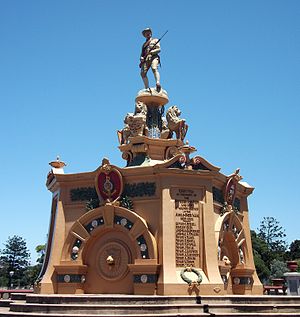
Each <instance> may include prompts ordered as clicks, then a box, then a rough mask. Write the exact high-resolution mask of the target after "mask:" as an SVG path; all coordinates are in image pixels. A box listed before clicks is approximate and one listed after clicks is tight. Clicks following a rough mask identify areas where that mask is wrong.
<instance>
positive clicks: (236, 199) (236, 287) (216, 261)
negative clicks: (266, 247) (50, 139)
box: [37, 30, 263, 295]
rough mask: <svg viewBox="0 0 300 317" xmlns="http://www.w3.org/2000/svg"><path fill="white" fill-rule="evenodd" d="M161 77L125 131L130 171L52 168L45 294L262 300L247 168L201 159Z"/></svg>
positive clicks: (142, 94)
mask: <svg viewBox="0 0 300 317" xmlns="http://www.w3.org/2000/svg"><path fill="white" fill-rule="evenodd" d="M148 32H149V30H148ZM151 33H152V32H151ZM143 34H146V31H145V30H144V31H143ZM141 61H142V60H141ZM150 66H151V65H150ZM156 75H157V74H156ZM157 78H158V77H156V87H154V88H150V87H146V86H147V85H146V86H145V89H142V90H140V91H139V92H138V93H137V95H136V97H135V106H134V109H133V112H132V113H128V114H127V115H126V116H125V119H124V127H123V128H122V129H120V130H119V131H117V134H118V139H119V150H120V151H121V154H122V157H123V159H124V160H125V165H126V166H125V167H118V166H115V165H113V164H111V163H110V161H109V160H108V159H106V158H104V159H103V160H102V163H101V164H100V166H99V167H98V168H97V169H96V170H94V171H91V172H84V173H78V174H64V170H63V168H64V166H65V164H64V163H63V162H61V161H60V160H59V159H58V160H57V161H54V162H51V163H50V165H51V167H52V169H51V171H50V172H49V174H48V177H47V188H48V189H49V190H50V191H51V192H52V207H51V218H50V228H49V235H48V243H47V252H46V256H45V261H44V265H43V269H42V272H41V278H40V281H39V283H38V285H37V291H38V292H40V293H44V294H52V293H58V294H63V293H67V294H83V293H87V294H90V293H96V294H104V293H111V294H113V293H116V294H147V295H152V294H153V295H154V294H158V295H192V294H194V295H195V294H196V295H224V294H262V291H263V288H262V285H261V283H260V281H259V279H258V277H257V274H256V271H255V266H254V261H253V254H252V245H251V238H250V228H249V217H248V204H247V197H248V196H249V195H250V194H251V193H252V192H253V189H254V188H253V187H251V186H249V185H248V184H247V183H246V182H242V177H241V175H240V171H239V169H237V170H236V171H235V172H234V173H232V174H231V175H228V176H226V175H224V174H222V173H221V172H220V168H219V167H217V166H215V165H213V164H212V163H210V162H208V161H207V160H206V159H205V158H203V157H201V156H200V155H196V156H192V153H194V152H196V148H195V147H193V146H191V145H189V144H188V142H187V141H185V137H186V134H187V131H188V124H187V122H186V120H185V119H184V118H183V116H182V115H181V110H180V108H183V109H186V111H187V107H184V106H183V107H181V106H180V107H178V106H175V105H172V106H169V107H168V110H166V117H164V113H165V106H166V105H167V104H168V102H169V97H168V93H167V92H166V91H165V90H164V89H162V88H161V86H160V83H159V85H158V81H157ZM144 79H145V78H144ZM146 83H147V82H146Z"/></svg>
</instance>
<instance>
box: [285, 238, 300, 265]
mask: <svg viewBox="0 0 300 317" xmlns="http://www.w3.org/2000/svg"><path fill="white" fill-rule="evenodd" d="M287 253H288V256H287V257H288V259H289V260H300V240H294V241H293V242H292V243H291V244H290V248H289V251H288V252H287Z"/></svg>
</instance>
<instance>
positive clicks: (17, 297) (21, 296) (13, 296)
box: [11, 293, 28, 301]
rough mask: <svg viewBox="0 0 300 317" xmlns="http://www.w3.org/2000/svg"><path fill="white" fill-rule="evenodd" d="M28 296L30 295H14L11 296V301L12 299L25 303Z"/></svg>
mask: <svg viewBox="0 0 300 317" xmlns="http://www.w3.org/2000/svg"><path fill="white" fill-rule="evenodd" d="M27 295H28V294H26V293H12V294H11V299H12V300H22V301H25V300H26V296H27Z"/></svg>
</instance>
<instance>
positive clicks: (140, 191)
mask: <svg viewBox="0 0 300 317" xmlns="http://www.w3.org/2000/svg"><path fill="white" fill-rule="evenodd" d="M155 191H156V184H155V183H149V182H145V183H144V182H142V183H132V184H125V186H124V191H123V196H128V197H144V196H148V197H151V196H154V195H155Z"/></svg>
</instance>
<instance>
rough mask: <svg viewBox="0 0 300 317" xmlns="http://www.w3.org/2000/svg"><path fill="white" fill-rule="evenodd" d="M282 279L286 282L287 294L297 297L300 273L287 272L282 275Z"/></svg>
mask: <svg viewBox="0 0 300 317" xmlns="http://www.w3.org/2000/svg"><path fill="white" fill-rule="evenodd" d="M284 277H285V279H286V282H287V294H288V295H296V296H299V295H300V273H299V272H287V273H284Z"/></svg>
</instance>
